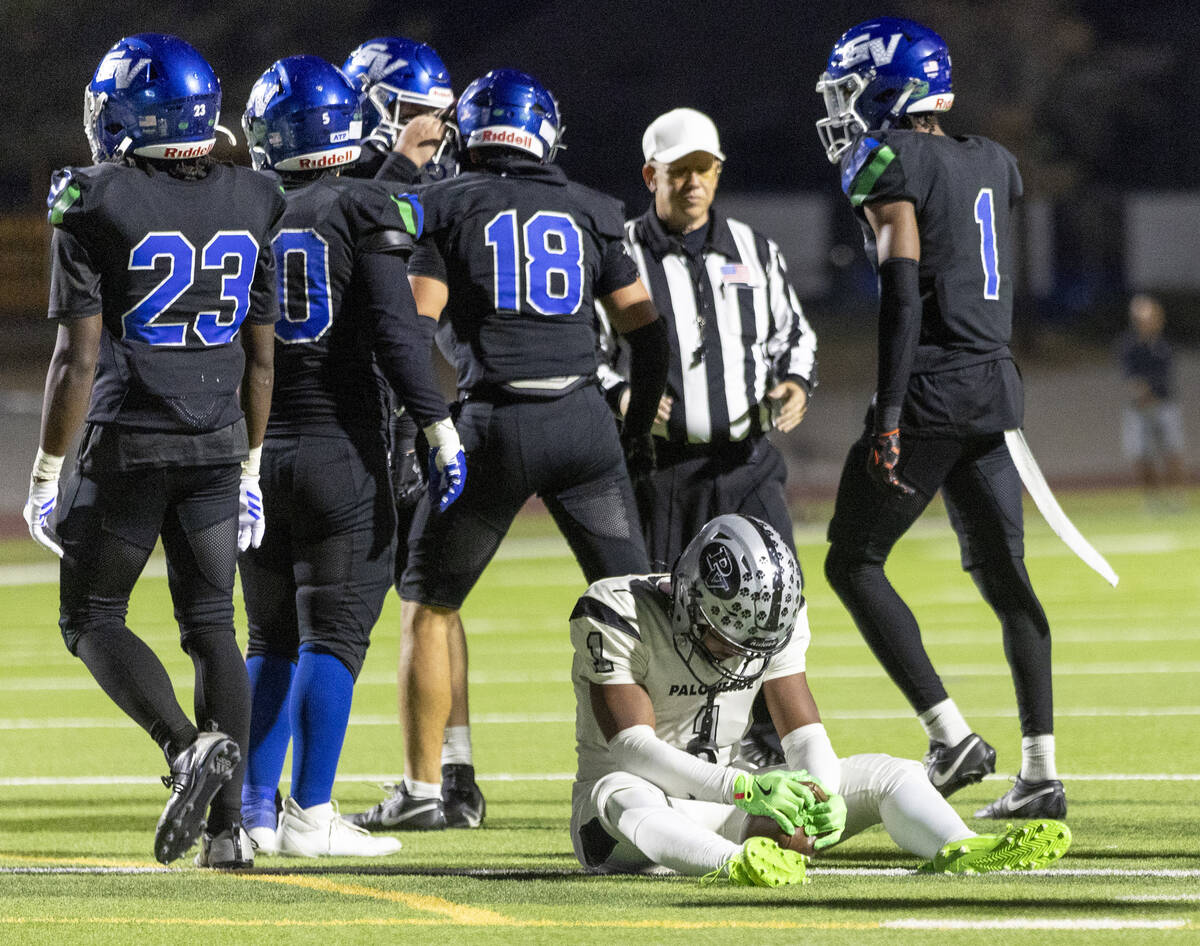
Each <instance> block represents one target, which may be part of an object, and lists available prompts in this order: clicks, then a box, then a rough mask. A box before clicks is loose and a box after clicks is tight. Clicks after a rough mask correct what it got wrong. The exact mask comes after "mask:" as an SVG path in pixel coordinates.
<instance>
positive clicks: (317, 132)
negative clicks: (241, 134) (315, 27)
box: [242, 56, 362, 171]
mask: <svg viewBox="0 0 1200 946" xmlns="http://www.w3.org/2000/svg"><path fill="white" fill-rule="evenodd" d="M242 130H243V131H245V133H246V141H247V142H248V143H249V145H250V159H251V161H252V162H253V163H254V167H255V168H256V169H259V170H261V169H262V168H271V169H273V170H275V171H321V170H325V169H327V168H334V167H339V166H341V165H343V164H350V163H352V162H354V161H357V160H358V155H359V153H360V151H361V150H362V149H361V147H360V145H359V141H360V139H361V138H362V105H361V104H360V103H359V98H358V90H357V89H355V88H354V85H353V83H352V82H351V81H350V80H349V79H347V78H346V76H345V74H343V72H342V70H340V69H338V68H337V66H333V65H330V64H329V63H327V62H326V61H325V60H324V59H321V58H319V57H317V56H288V57H287V58H285V59H280V60H279V61H278V62H276V63H275V64H274V65H273V66H271V68H270V69H268V70H267V71H266V72H264V73H263V74H262V75H261V76H260V77H259V79H258V81H257V82H255V83H254V88H252V89H251V90H250V99H249V101H248V102H247V103H246V111H245V113H244V114H243V115H242Z"/></svg>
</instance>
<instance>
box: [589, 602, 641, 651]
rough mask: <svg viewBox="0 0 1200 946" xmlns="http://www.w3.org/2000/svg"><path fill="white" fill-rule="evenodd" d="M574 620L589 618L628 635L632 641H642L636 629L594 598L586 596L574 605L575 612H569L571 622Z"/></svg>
mask: <svg viewBox="0 0 1200 946" xmlns="http://www.w3.org/2000/svg"><path fill="white" fill-rule="evenodd" d="M576 618H591V619H592V620H593V621H596V622H597V623H599V624H603V625H605V626H606V627H611V628H613V629H614V630H617V631H620V632H621V633H622V634H628V635H629V636H630V637H632V638H633V639H634V640H639V641H640V640H641V639H642V635H641V634H640V633H638V629H637V628H636V627H634V626H633V625H632V624H630V623H629V621H627V620H626V619H625V618H623V617H621V615H619V614H618V613H617V612H616V611H615V610H613V609H612V608H611V607H609V606H608V605H607V604H605V603H604V602H603V601H597V600H596V599H595V598H591V597H589V596H587V595H584V596H583V597H582V598H580V599H579V601H578V603H577V604H576V605H575V610H574V611H572V612H571V620H572V621H574V620H575V619H576Z"/></svg>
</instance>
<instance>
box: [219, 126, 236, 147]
mask: <svg viewBox="0 0 1200 946" xmlns="http://www.w3.org/2000/svg"><path fill="white" fill-rule="evenodd" d="M215 128H216V130H217V131H219V132H220V133H221V134H223V135H224V136H225V137H226V138H228V139H229V143H230V144H231V145H233V147H235V148H236V147H237V143H238V140H237V135H235V134H234V133H233V132H232V131H230V130H229V129H228V128H226V127H225V126H224V125H220V124H218V125H216V126H215Z"/></svg>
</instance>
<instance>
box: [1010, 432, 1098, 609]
mask: <svg viewBox="0 0 1200 946" xmlns="http://www.w3.org/2000/svg"><path fill="white" fill-rule="evenodd" d="M1004 442H1005V443H1006V444H1008V452H1009V453H1010V454H1012V458H1013V463H1015V464H1016V465H1017V472H1018V473H1019V474H1021V482H1022V483H1024V484H1025V488H1026V489H1027V490H1029V495H1030V496H1032V497H1033V502H1034V505H1036V506H1037V507H1038V512H1040V513H1041V514H1042V517H1043V518H1044V519H1045V520H1046V522H1047V524H1049V526H1050V528H1051V529H1053V530H1054V534H1055V535H1057V536H1058V537H1059V538H1060V539H1062V540H1063V541H1064V542H1066V543H1067V547H1068V548H1069V549H1070V550H1071V551H1072V552H1074V553H1075V554H1076V555H1078V556H1079V557H1080V558H1081V559H1083V561H1084V563H1085V564H1086V565H1088V566H1089V567H1090V568H1092V569H1094V570H1095V571H1096V572H1097V573H1098V574H1099V575H1100V576H1101V577H1102V578H1103V579H1104V580H1105V581H1107V582H1108V583H1109V584H1110V585H1112V586H1113V587H1114V588H1116V587H1117V581H1118V580H1119V579H1118V578H1117V573H1116V572H1114V571H1113V569H1112V566H1111V565H1109V564H1108V562H1107V561H1105V559H1104V556H1103V555H1101V554H1100V553H1099V552H1097V551H1096V549H1095V546H1093V545H1092V543H1091V542H1089V541H1088V540H1087V539H1085V538H1084V537H1083V534H1082V533H1081V532H1080V531H1079V530H1078V529H1076V528H1075V523H1073V522H1072V521H1071V520H1070V519H1068V518H1067V514H1066V513H1065V512H1063V510H1062V506H1060V505H1059V504H1058V500H1057V499H1055V498H1054V494H1053V493H1052V492H1050V486H1049V485H1048V484H1047V483H1046V477H1044V476H1042V471H1041V468H1040V467H1039V466H1038V465H1037V460H1035V459H1034V458H1033V452H1032V451H1031V450H1030V449H1029V444H1028V443H1027V442H1026V440H1025V433H1024V431H1021V430H1006V431H1004Z"/></svg>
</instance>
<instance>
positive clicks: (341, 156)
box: [296, 148, 354, 171]
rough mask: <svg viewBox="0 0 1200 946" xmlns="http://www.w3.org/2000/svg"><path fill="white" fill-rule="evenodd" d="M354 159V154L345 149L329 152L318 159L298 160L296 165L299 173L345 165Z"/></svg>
mask: <svg viewBox="0 0 1200 946" xmlns="http://www.w3.org/2000/svg"><path fill="white" fill-rule="evenodd" d="M353 158H354V152H353V151H352V150H351V149H349V148H347V149H346V150H344V151H330V152H329V153H328V154H323V155H321V157H319V158H300V159H299V160H298V161H297V162H296V163H297V165H298V168H299V170H301V171H315V170H318V169H319V168H328V167H333V166H334V165H335V164H345V163H346V162H347V161H351V160H353Z"/></svg>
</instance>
